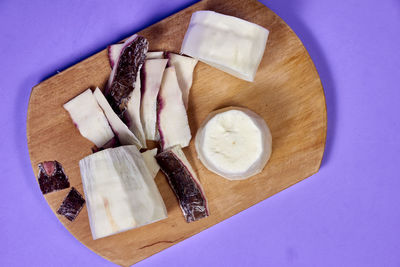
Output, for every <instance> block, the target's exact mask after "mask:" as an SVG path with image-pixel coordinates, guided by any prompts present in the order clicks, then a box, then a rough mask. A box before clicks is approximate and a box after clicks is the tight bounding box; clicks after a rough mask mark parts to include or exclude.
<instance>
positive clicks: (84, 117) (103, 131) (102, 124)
mask: <svg viewBox="0 0 400 267" xmlns="http://www.w3.org/2000/svg"><path fill="white" fill-rule="evenodd" d="M63 107H64V109H66V110H67V111H68V113H69V115H70V116H71V119H72V122H73V123H74V125H75V126H76V128H78V130H79V132H80V133H81V135H82V136H83V137H85V138H87V139H89V140H90V141H92V142H93V143H94V144H95V145H96V147H98V148H101V147H103V146H104V145H105V144H107V143H108V142H110V141H111V139H113V138H114V133H113V131H112V129H111V127H110V125H109V124H108V121H107V118H106V116H105V115H104V113H103V110H102V109H101V108H100V106H99V105H98V104H97V101H96V98H95V97H94V96H93V93H92V91H91V90H90V89H87V90H86V91H84V92H83V93H81V94H79V95H78V96H75V97H74V98H73V99H71V100H70V101H68V102H67V103H65V104H64V105H63Z"/></svg>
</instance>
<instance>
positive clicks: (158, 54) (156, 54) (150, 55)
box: [146, 51, 164, 59]
mask: <svg viewBox="0 0 400 267" xmlns="http://www.w3.org/2000/svg"><path fill="white" fill-rule="evenodd" d="M163 58H164V51H149V52H147V53H146V59H163Z"/></svg>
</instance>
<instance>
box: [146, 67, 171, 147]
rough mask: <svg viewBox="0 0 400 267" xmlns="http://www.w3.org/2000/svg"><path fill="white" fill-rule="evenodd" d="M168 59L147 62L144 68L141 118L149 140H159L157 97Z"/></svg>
mask: <svg viewBox="0 0 400 267" xmlns="http://www.w3.org/2000/svg"><path fill="white" fill-rule="evenodd" d="M167 62H168V59H149V60H146V61H145V63H144V66H143V68H142V70H143V72H142V73H143V75H142V78H143V79H142V99H141V103H140V104H141V105H140V116H141V121H142V126H143V131H144V134H145V136H146V139H147V140H152V141H156V140H158V138H157V137H158V135H157V134H156V133H157V96H158V92H159V91H160V86H161V80H162V77H163V74H164V69H165V66H166V65H167Z"/></svg>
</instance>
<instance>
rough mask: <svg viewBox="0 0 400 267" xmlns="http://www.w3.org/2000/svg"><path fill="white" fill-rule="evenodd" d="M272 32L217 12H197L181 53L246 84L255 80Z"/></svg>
mask: <svg viewBox="0 0 400 267" xmlns="http://www.w3.org/2000/svg"><path fill="white" fill-rule="evenodd" d="M268 34H269V31H268V30H267V29H265V28H263V27H261V26H259V25H257V24H254V23H251V22H248V21H245V20H242V19H239V18H236V17H232V16H227V15H223V14H219V13H216V12H214V11H197V12H195V13H193V15H192V18H191V20H190V24H189V28H188V30H187V32H186V35H185V38H184V40H183V43H182V48H181V53H183V54H186V55H189V56H191V57H194V58H197V59H199V60H200V61H203V62H204V63H207V64H209V65H211V66H213V67H216V68H218V69H221V70H222V71H225V72H227V73H230V74H232V75H234V76H236V77H238V78H241V79H243V80H246V81H253V80H254V76H255V74H256V72H257V69H258V66H259V64H260V62H261V59H262V57H263V54H264V50H265V46H266V43H267V39H268Z"/></svg>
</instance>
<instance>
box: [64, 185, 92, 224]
mask: <svg viewBox="0 0 400 267" xmlns="http://www.w3.org/2000/svg"><path fill="white" fill-rule="evenodd" d="M84 204H85V199H84V198H83V197H82V195H81V194H80V193H79V192H78V191H77V190H76V189H75V188H74V187H72V188H71V190H70V191H69V193H68V195H67V196H66V197H65V199H64V201H63V202H62V204H61V206H60V208H59V209H58V211H57V213H58V214H60V215H64V216H65V218H67V219H68V220H70V221H71V222H72V221H74V220H75V218H76V217H77V216H78V214H79V212H80V211H81V210H82V208H83V205H84Z"/></svg>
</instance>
